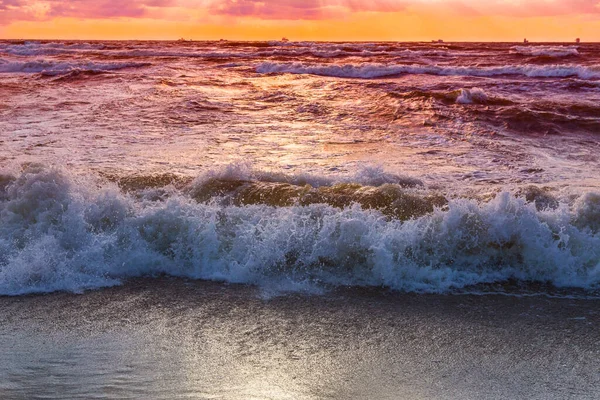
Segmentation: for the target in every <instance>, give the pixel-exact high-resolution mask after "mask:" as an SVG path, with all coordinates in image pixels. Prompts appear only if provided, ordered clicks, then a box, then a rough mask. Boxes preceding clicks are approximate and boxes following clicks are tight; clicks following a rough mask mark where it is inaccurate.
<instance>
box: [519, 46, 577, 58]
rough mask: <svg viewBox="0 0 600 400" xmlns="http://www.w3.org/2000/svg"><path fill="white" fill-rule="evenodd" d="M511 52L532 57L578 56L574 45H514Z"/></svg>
mask: <svg viewBox="0 0 600 400" xmlns="http://www.w3.org/2000/svg"><path fill="white" fill-rule="evenodd" d="M510 51H511V53H513V54H520V55H524V56H532V57H540V56H544V57H569V56H578V55H579V51H578V50H577V47H576V46H515V47H512V48H511V50H510Z"/></svg>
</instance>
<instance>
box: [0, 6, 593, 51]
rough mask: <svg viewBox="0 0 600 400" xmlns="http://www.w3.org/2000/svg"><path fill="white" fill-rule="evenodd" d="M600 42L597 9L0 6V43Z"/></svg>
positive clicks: (508, 7)
mask: <svg viewBox="0 0 600 400" xmlns="http://www.w3.org/2000/svg"><path fill="white" fill-rule="evenodd" d="M284 36H285V37H288V38H289V39H290V40H336V41H344V40H367V41H368V40H390V41H419V40H427V41H428V40H432V39H444V40H446V41H452V40H455V41H461V40H464V41H522V40H523V38H525V37H526V38H528V39H529V40H530V41H567V42H572V41H574V40H575V38H577V37H580V38H581V39H582V40H583V41H600V0H0V38H4V39H81V40H84V39H166V40H169V39H178V38H181V37H183V38H186V39H195V40H203V39H206V40H213V39H214V40H216V39H230V40H273V39H280V38H281V37H284Z"/></svg>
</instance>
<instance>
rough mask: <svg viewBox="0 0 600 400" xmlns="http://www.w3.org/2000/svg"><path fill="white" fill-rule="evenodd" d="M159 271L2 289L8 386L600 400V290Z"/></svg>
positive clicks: (41, 390) (157, 393)
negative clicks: (319, 292) (155, 275)
mask: <svg viewBox="0 0 600 400" xmlns="http://www.w3.org/2000/svg"><path fill="white" fill-rule="evenodd" d="M261 297H262V295H261V293H260V291H259V290H258V289H256V288H255V287H248V286H239V285H222V284H215V283H208V282H198V281H193V282H186V281H182V280H176V279H153V280H142V281H135V282H130V283H128V284H127V285H125V286H120V287H117V288H111V289H105V290H102V291H94V292H88V293H86V294H83V295H72V294H62V293H55V294H51V295H45V296H22V297H16V298H15V297H13V298H7V297H4V298H0V315H2V316H3V320H4V322H3V324H2V325H1V326H0V343H2V345H3V351H2V357H3V362H2V363H0V396H1V397H2V398H3V399H25V398H47V399H55V398H82V399H83V398H86V399H87V398H96V397H101V398H107V397H108V398H132V399H136V398H153V399H174V398H203V399H364V398H377V399H398V398H403V399H425V398H426V399H456V398H461V399H481V398H485V399H507V398H511V399H512V398H527V399H564V398H569V399H595V398H598V396H599V395H600V380H599V378H600V374H598V372H599V364H598V355H599V349H598V341H599V340H600V338H599V337H598V335H599V332H600V331H599V330H598V323H599V322H600V320H599V314H598V300H576V299H548V298H544V297H529V298H516V297H505V296H483V297H481V296H443V295H442V296H441V295H410V294H409V295H406V294H398V293H390V292H387V291H377V290H371V291H369V290H356V289H351V290H347V289H346V290H341V291H337V292H335V293H330V294H329V295H326V296H299V295H290V296H284V297H277V298H274V299H270V300H262V299H261Z"/></svg>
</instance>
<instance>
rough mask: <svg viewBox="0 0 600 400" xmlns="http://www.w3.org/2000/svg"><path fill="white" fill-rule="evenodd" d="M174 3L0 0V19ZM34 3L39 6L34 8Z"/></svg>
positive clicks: (116, 12) (101, 14)
mask: <svg viewBox="0 0 600 400" xmlns="http://www.w3.org/2000/svg"><path fill="white" fill-rule="evenodd" d="M173 4H175V0H37V1H34V0H0V23H2V22H10V21H14V20H47V19H51V18H54V17H74V18H117V17H142V16H144V15H146V13H147V11H148V8H151V7H169V6H172V5H173ZM33 5H37V6H38V8H37V9H35V8H33V7H32V6H33Z"/></svg>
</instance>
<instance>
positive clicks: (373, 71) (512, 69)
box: [256, 62, 600, 79]
mask: <svg viewBox="0 0 600 400" xmlns="http://www.w3.org/2000/svg"><path fill="white" fill-rule="evenodd" d="M256 72H258V73H260V74H272V73H291V74H309V75H320V76H330V77H338V78H361V79H373V78H381V77H386V76H395V75H402V74H420V75H443V76H477V77H493V76H502V75H521V76H527V77H531V78H563V77H564V78H566V77H578V78H580V79H599V78H600V66H582V65H568V64H564V65H527V64H526V65H507V66H498V67H467V66H440V65H393V64H377V63H361V64H308V63H300V62H294V63H272V62H264V63H261V64H259V65H258V66H257V67H256Z"/></svg>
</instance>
